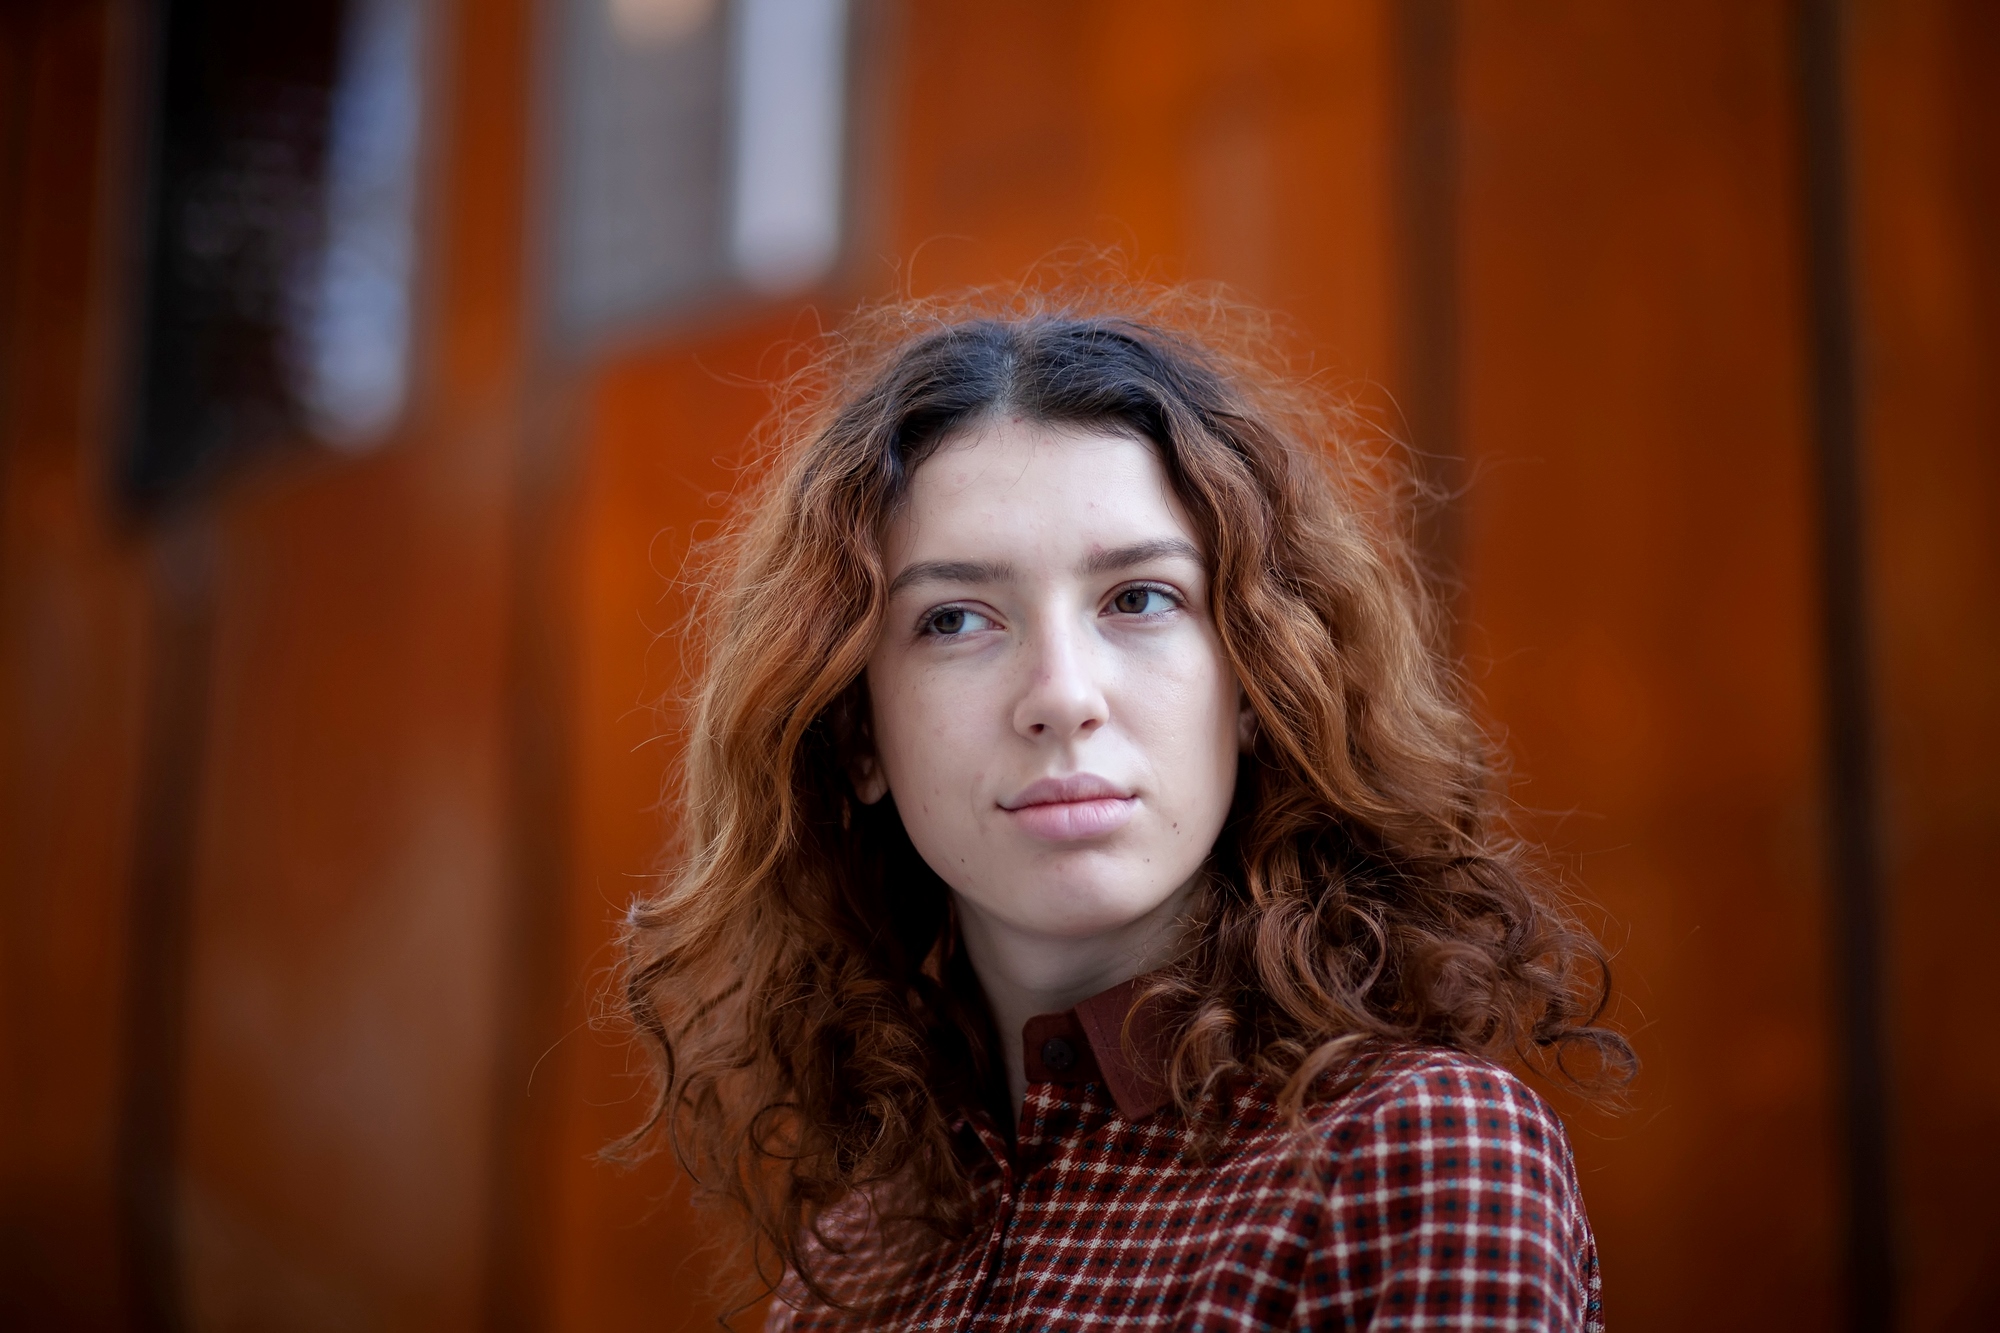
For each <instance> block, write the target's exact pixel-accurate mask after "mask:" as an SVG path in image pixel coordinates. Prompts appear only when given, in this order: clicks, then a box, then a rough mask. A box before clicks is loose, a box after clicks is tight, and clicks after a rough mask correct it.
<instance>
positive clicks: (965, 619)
mask: <svg viewBox="0 0 2000 1333" xmlns="http://www.w3.org/2000/svg"><path fill="white" fill-rule="evenodd" d="M992 624H993V622H992V621H990V620H988V619H987V618H986V617H985V616H982V615H980V614H979V613H978V612H977V611H973V610H970V609H968V608H966V607H963V606H941V607H939V608H938V609H937V610H935V611H932V612H929V613H928V614H926V615H925V616H924V619H923V623H922V624H921V625H920V626H919V627H918V632H919V633H922V634H926V635H930V636H932V637H934V638H940V639H950V638H956V637H958V636H959V635H961V634H968V633H971V632H972V631H973V630H978V629H987V628H990V627H991V626H992Z"/></svg>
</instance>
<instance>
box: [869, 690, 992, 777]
mask: <svg viewBox="0 0 2000 1333" xmlns="http://www.w3.org/2000/svg"><path fill="white" fill-rule="evenodd" d="M869 692H870V697H871V699H872V700H873V704H874V725H875V747H876V752H877V754H878V755H879V756H880V758H881V761H882V769H883V773H884V775H885V776H886V777H887V778H888V779H889V785H890V787H891V788H892V789H894V790H897V791H898V792H899V794H900V795H901V796H903V797H905V798H910V797H915V796H917V795H919V794H920V792H924V791H930V790H935V789H939V788H943V787H948V786H950V785H952V778H953V776H954V773H955V772H956V770H957V769H958V768H959V767H962V766H963V763H964V761H965V760H966V759H967V758H968V757H969V755H968V751H969V750H971V749H972V747H968V746H967V745H965V744H963V743H961V741H962V738H961V736H960V734H959V733H961V732H962V731H964V730H965V729H966V728H967V724H968V721H969V718H970V713H971V710H970V709H969V708H968V707H967V706H966V705H967V701H966V699H965V697H964V696H965V692H964V691H963V690H962V689H961V690H956V691H954V690H952V689H950V688H947V686H946V683H945V682H943V681H942V680H939V679H938V678H936V677H935V676H934V675H932V674H929V673H922V672H917V673H911V674H908V675H903V674H897V673H887V672H884V673H880V675H879V677H878V673H877V672H876V671H875V670H874V669H872V668H871V670H870V672H869ZM972 752H974V753H976V752H977V751H976V750H972ZM899 803H900V802H899Z"/></svg>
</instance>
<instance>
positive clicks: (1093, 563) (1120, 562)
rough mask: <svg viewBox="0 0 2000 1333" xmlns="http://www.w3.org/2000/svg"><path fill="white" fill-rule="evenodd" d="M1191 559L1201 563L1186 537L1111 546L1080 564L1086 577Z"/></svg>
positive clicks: (1197, 552) (1191, 543)
mask: <svg viewBox="0 0 2000 1333" xmlns="http://www.w3.org/2000/svg"><path fill="white" fill-rule="evenodd" d="M1173 559H1181V560H1192V561H1194V562H1195V563H1196V564H1200V563H1201V552H1200V551H1199V550H1197V549H1196V548H1195V544H1194V543H1193V542H1191V541H1189V540H1188V539H1187V538H1185V537H1161V538H1158V539H1157V540H1154V541H1149V542H1133V543H1132V544H1131V545H1130V546H1114V547H1112V548H1111V549H1110V550H1108V551H1096V552H1093V553H1092V554H1091V557H1090V558H1089V559H1088V560H1086V561H1084V562H1083V572H1084V573H1086V574H1108V573H1110V572H1111V571H1113V570H1118V569H1130V568H1132V566H1134V565H1143V564H1146V563H1148V562H1149V561H1153V560H1173Z"/></svg>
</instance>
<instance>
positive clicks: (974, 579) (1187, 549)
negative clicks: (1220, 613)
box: [889, 537, 1201, 597]
mask: <svg viewBox="0 0 2000 1333" xmlns="http://www.w3.org/2000/svg"><path fill="white" fill-rule="evenodd" d="M1172 559H1182V560H1192V561H1194V562H1195V563H1197V564H1199V563H1200V562H1201V552H1200V551H1199V550H1198V549H1197V548H1196V547H1195V544H1194V543H1193V542H1191V541H1188V540H1187V539H1186V538H1184V537H1161V538H1159V539H1157V540H1154V541H1145V542H1133V543H1132V544H1131V545H1130V546H1114V547H1112V548H1111V549H1110V550H1108V551H1093V552H1092V553H1091V555H1090V558H1089V559H1087V560H1085V561H1084V562H1083V572H1084V573H1086V574H1106V573H1110V572H1112V571H1114V570H1120V569H1130V568H1132V567H1133V566H1134V565H1143V564H1146V563H1147V562H1148V561H1152V560H1172ZM1013 577H1014V567H1013V566H1012V565H1010V564H1007V563H1005V562H1004V561H993V560H919V561H918V562H917V563H916V564H914V565H910V566H908V567H907V568H905V569H904V570H903V572H902V573H900V574H898V575H896V578H895V581H894V582H892V583H890V585H889V595H890V596H892V597H893V596H894V595H895V594H897V593H899V592H901V591H902V590H903V589H905V588H907V587H910V586H911V585H913V584H918V583H1005V582H1006V581H1007V580H1008V579H1011V578H1013Z"/></svg>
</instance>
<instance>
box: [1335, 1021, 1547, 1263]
mask: <svg viewBox="0 0 2000 1333" xmlns="http://www.w3.org/2000/svg"><path fill="white" fill-rule="evenodd" d="M1313 1119H1314V1122H1315V1127H1316V1129H1317V1130H1318V1133H1317V1135H1316V1138H1317V1139H1318V1140H1319V1144H1320V1148H1321V1151H1322V1153H1323V1154H1324V1159H1323V1162H1322V1165H1323V1167H1324V1168H1325V1170H1326V1171H1327V1174H1328V1175H1329V1176H1330V1177H1331V1178H1332V1179H1333V1180H1334V1181H1335V1183H1336V1188H1337V1189H1341V1190H1344V1191H1350V1192H1351V1191H1353V1190H1356V1189H1360V1190H1364V1191H1365V1190H1367V1189H1369V1188H1371V1187H1381V1188H1387V1189H1396V1188H1408V1187H1411V1186H1414V1185H1417V1184H1419V1183H1421V1184H1422V1185H1423V1186H1424V1187H1425V1188H1428V1189H1437V1188H1443V1187H1447V1186H1448V1185H1450V1184H1452V1183H1456V1184H1458V1185H1460V1186H1462V1187H1464V1188H1467V1189H1472V1190H1481V1189H1495V1188H1497V1189H1503V1190H1505V1191H1507V1192H1509V1193H1511V1194H1513V1195H1514V1196H1515V1197H1516V1198H1521V1199H1526V1198H1535V1199H1537V1200H1539V1201H1540V1203H1541V1205H1542V1208H1541V1209H1539V1210H1538V1211H1544V1210H1545V1211H1547V1212H1548V1213H1550V1214H1552V1215H1553V1216H1552V1218H1551V1220H1556V1219H1562V1220H1564V1221H1569V1220H1571V1219H1574V1220H1575V1222H1577V1223H1580V1222H1581V1217H1582V1201H1581V1199H1580V1197H1579V1195H1578V1191H1577V1185H1576V1168H1575V1165H1574V1162H1573V1160H1572V1158H1571V1155H1570V1147H1569V1138H1568V1136H1567V1135H1566V1134H1565V1133H1564V1132H1563V1126H1562V1121H1561V1119H1560V1118H1559V1117H1558V1116H1557V1115H1556V1113H1555V1111H1554V1110H1553V1109H1551V1108H1550V1106H1549V1104H1548V1103H1547V1102H1545V1101H1543V1100H1542V1098H1541V1097H1540V1096H1538V1095H1537V1094H1536V1093H1535V1091H1534V1089H1532V1088H1530V1087H1529V1086H1528V1085H1527V1084H1526V1083H1524V1082H1523V1081H1522V1080H1521V1079H1520V1077H1519V1076H1517V1075H1516V1074H1514V1073H1512V1072H1511V1071H1509V1070H1508V1069H1506V1068H1504V1067H1503V1066H1501V1065H1498V1064H1496V1063H1494V1062H1493V1061H1490V1060H1483V1059H1480V1058H1479V1057H1477V1056H1472V1055H1466V1054H1464V1053H1462V1052H1459V1051H1452V1050H1443V1049H1436V1048H1428V1047H1426V1048H1417V1049H1410V1050H1402V1051H1394V1052H1390V1053H1389V1054H1387V1055H1381V1056H1377V1057H1375V1058H1374V1060H1373V1062H1372V1067H1369V1068H1367V1070H1366V1072H1365V1073H1364V1074H1363V1075H1362V1077H1361V1078H1360V1080H1359V1081H1358V1082H1356V1083H1355V1084H1354V1085H1353V1086H1351V1087H1350V1088H1348V1089H1347V1090H1346V1091H1345V1092H1344V1093H1342V1094H1341V1095H1339V1096H1336V1097H1334V1098H1332V1099H1330V1100H1329V1101H1328V1102H1327V1103H1326V1104H1324V1105H1323V1106H1322V1107H1321V1108H1319V1110H1318V1112H1317V1113H1316V1114H1315V1115H1314V1117H1313ZM1419 1178H1420V1179H1419Z"/></svg>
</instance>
